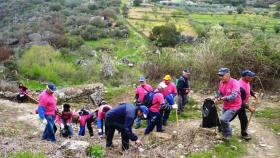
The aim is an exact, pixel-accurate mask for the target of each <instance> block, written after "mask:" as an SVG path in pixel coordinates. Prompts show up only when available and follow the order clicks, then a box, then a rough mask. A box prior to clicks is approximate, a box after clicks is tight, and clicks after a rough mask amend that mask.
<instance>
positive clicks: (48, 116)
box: [38, 83, 57, 142]
mask: <svg viewBox="0 0 280 158" xmlns="http://www.w3.org/2000/svg"><path fill="white" fill-rule="evenodd" d="M54 91H56V86H55V84H52V83H50V84H48V85H47V89H46V90H44V91H43V92H42V93H41V94H40V95H39V106H38V114H39V117H40V119H41V120H42V122H43V124H44V125H46V127H45V130H44V133H43V137H42V139H43V140H47V141H52V142H54V141H56V139H55V134H54V120H55V111H56V102H57V101H56V98H55V96H54V95H53V93H54Z"/></svg>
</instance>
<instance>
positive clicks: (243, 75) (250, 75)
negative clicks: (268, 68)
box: [241, 70, 256, 77]
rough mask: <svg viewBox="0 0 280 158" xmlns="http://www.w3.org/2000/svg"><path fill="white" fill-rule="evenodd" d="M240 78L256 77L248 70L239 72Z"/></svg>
mask: <svg viewBox="0 0 280 158" xmlns="http://www.w3.org/2000/svg"><path fill="white" fill-rule="evenodd" d="M241 76H242V77H246V76H249V77H255V76H256V73H254V72H252V71H250V70H244V71H242V72H241Z"/></svg>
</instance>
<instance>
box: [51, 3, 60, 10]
mask: <svg viewBox="0 0 280 158" xmlns="http://www.w3.org/2000/svg"><path fill="white" fill-rule="evenodd" d="M50 10H51V11H59V10H61V6H60V4H51V5H50Z"/></svg>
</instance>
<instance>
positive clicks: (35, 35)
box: [28, 33, 42, 42]
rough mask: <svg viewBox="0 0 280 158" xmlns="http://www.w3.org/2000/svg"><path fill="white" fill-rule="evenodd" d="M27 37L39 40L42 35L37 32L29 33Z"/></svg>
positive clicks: (33, 40) (31, 39)
mask: <svg viewBox="0 0 280 158" xmlns="http://www.w3.org/2000/svg"><path fill="white" fill-rule="evenodd" d="M28 38H29V40H30V41H32V42H35V41H41V40H42V36H41V34H39V33H31V34H29V35H28Z"/></svg>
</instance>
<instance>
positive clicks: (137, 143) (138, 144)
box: [135, 139, 143, 146]
mask: <svg viewBox="0 0 280 158" xmlns="http://www.w3.org/2000/svg"><path fill="white" fill-rule="evenodd" d="M135 144H136V145H137V146H141V145H143V143H142V142H141V140H139V139H137V140H136V141H135Z"/></svg>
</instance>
